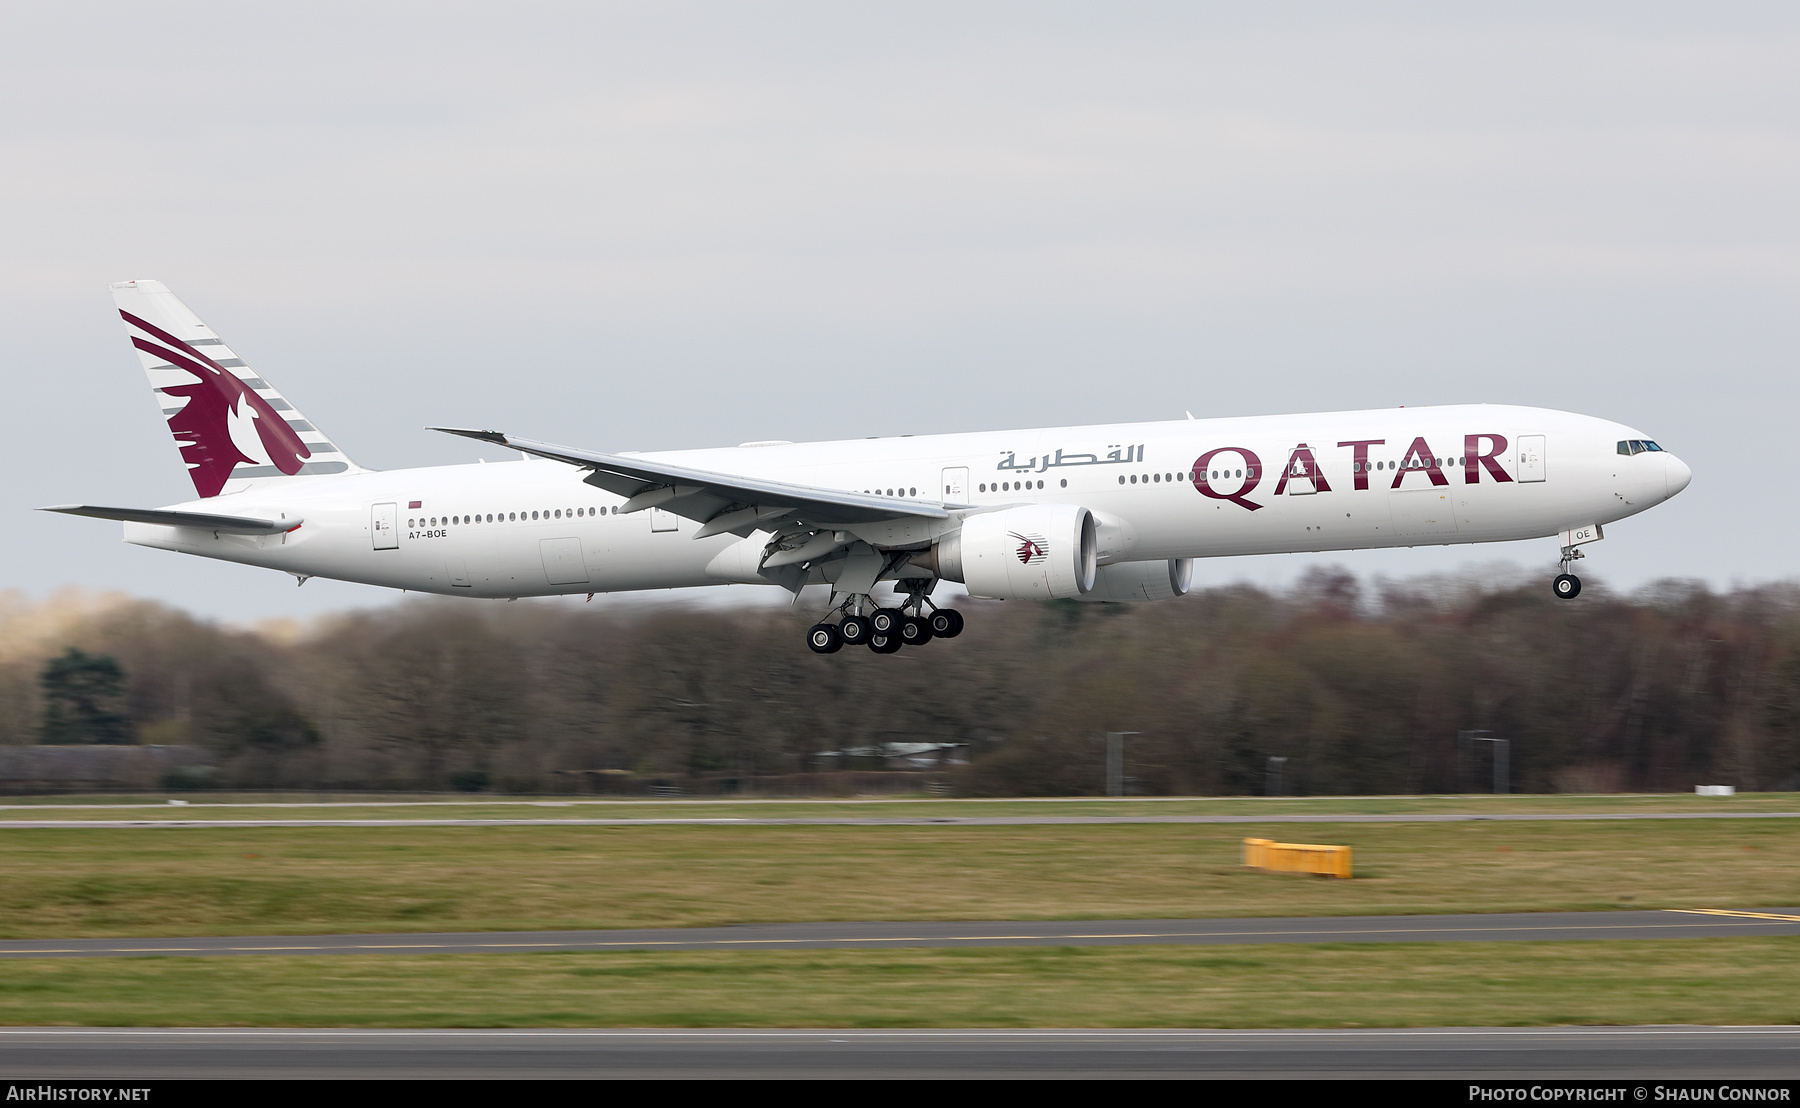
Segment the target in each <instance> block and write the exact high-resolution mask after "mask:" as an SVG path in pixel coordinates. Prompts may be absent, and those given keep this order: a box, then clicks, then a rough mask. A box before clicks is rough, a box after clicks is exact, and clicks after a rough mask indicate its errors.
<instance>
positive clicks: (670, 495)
mask: <svg viewBox="0 0 1800 1108" xmlns="http://www.w3.org/2000/svg"><path fill="white" fill-rule="evenodd" d="M427 430H432V431H442V432H444V433H445V434H447V435H461V436H462V437H463V438H466V439H475V440H477V441H480V442H491V443H493V444H494V445H496V446H504V447H506V448H507V449H509V450H518V451H522V452H524V453H526V454H534V455H536V456H537V457H540V458H549V459H551V460H552V461H558V462H564V463H566V464H568V465H572V466H580V467H582V468H583V469H587V470H591V471H592V472H590V473H589V474H588V475H587V477H585V478H583V480H585V481H586V482H587V483H588V484H590V485H593V486H595V487H596V488H602V489H605V490H606V491H607V492H610V493H613V494H614V495H617V496H623V497H625V498H626V500H625V504H624V506H623V507H621V508H620V509H619V511H620V512H639V511H643V510H644V509H645V508H662V509H664V510H665V511H670V512H674V513H675V514H676V515H680V516H686V517H687V518H688V519H691V520H695V521H697V522H699V523H700V525H701V526H700V530H699V531H698V532H697V533H696V534H695V535H694V537H695V538H696V539H704V538H708V537H710V536H712V535H722V534H726V533H727V532H729V533H731V534H735V535H739V536H748V535H749V534H750V533H751V532H753V531H756V530H758V529H762V530H775V529H777V528H778V527H779V528H783V529H785V528H788V527H790V526H793V527H805V528H810V529H823V528H829V527H833V526H844V525H851V524H858V523H878V522H881V521H883V520H894V519H907V518H911V519H949V518H950V513H949V512H948V511H945V510H944V508H943V507H942V506H941V505H938V504H931V503H927V502H925V501H922V500H908V499H905V498H903V497H892V496H871V495H869V494H868V493H860V492H850V491H846V490H844V489H826V488H818V487H816V486H812V485H794V484H789V483H787V482H785V481H767V480H763V479H762V478H758V477H744V476H740V475H737V474H731V473H718V472H715V471H713V470H706V469H691V468H689V467H687V466H678V465H671V464H669V463H667V462H659V461H653V460H651V459H648V458H637V457H628V456H625V455H620V454H599V453H595V452H593V451H590V450H576V449H572V448H570V447H566V446H554V445H552V444H550V443H547V442H536V441H533V440H531V439H521V438H515V437H513V436H512V435H507V434H503V433H501V432H499V431H475V430H469V429H467V428H460V427H431V428H427ZM777 521H780V522H777Z"/></svg>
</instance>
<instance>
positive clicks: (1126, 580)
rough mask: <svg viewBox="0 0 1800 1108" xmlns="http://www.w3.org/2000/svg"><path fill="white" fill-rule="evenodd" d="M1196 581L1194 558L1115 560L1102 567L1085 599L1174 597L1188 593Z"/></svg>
mask: <svg viewBox="0 0 1800 1108" xmlns="http://www.w3.org/2000/svg"><path fill="white" fill-rule="evenodd" d="M1193 581H1194V559H1192V558H1170V559H1169V560H1168V561H1166V562H1114V563H1113V564H1112V565H1109V566H1101V567H1100V572H1099V573H1098V574H1096V575H1095V577H1094V587H1093V588H1091V589H1089V590H1088V591H1087V593H1086V594H1085V595H1083V596H1081V597H1080V599H1082V600H1091V601H1112V602H1115V603H1120V602H1129V601H1133V600H1172V599H1174V598H1175V597H1177V596H1186V595H1187V591H1188V586H1189V585H1191V584H1193Z"/></svg>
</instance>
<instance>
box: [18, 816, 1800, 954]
mask: <svg viewBox="0 0 1800 1108" xmlns="http://www.w3.org/2000/svg"><path fill="white" fill-rule="evenodd" d="M1296 832H1301V833H1302V834H1299V835H1297V834H1296ZM1247 835H1264V836H1267V837H1271V838H1278V839H1286V840H1290V841H1291V840H1292V839H1294V838H1302V837H1303V840H1304V841H1311V842H1329V843H1348V844H1350V845H1351V846H1352V847H1354V848H1355V851H1356V873H1357V877H1356V879H1355V880H1352V881H1329V880H1321V879H1314V878H1305V877H1295V876H1290V875H1273V874H1264V873H1257V872H1252V871H1247V870H1245V869H1243V868H1242V867H1241V866H1240V865H1239V864H1238V862H1239V860H1240V858H1241V849H1240V843H1241V841H1242V839H1243V837H1244V836H1247ZM1797 863H1800V820H1684V821H1671V822H1594V823H1587V822H1582V823H1488V822H1473V823H1456V824H1336V825H1332V824H1314V825H1306V826H1304V827H1299V828H1296V827H1294V826H1292V825H1287V826H1283V825H1260V826H1259V825H1255V824H1243V825H1228V826H1218V825H1130V824H1127V825H1101V826H1022V827H1021V826H980V827H972V826H892V827H841V826H840V827H744V826H713V827H671V826H659V825H646V826H625V827H555V826H550V827H438V828H416V827H406V828H375V829H369V828H318V827H306V828H205V827H201V828H191V829H157V830H97V829H96V830H88V829H82V830H29V829H12V830H4V831H0V873H4V874H5V875H6V876H5V880H4V881H3V882H0V937H5V938H31V937H40V936H58V937H78V936H152V935H224V934H268V933H290V934H292V933H299V934H304V933H309V932H356V931H370V932H404V931H441V930H450V931H456V930H522V929H545V928H590V927H600V928H604V927H650V926H700V925H715V924H729V923H752V922H784V921H801V920H870V919H909V920H930V919H1021V920H1032V919H1131V918H1182V917H1199V916H1265V915H1266V916H1299V915H1357V914H1416V913H1431V912H1490V911H1553V910H1586V909H1602V908H1618V907H1635V908H1698V907H1713V908H1759V907H1775V906H1787V905H1800V864H1797Z"/></svg>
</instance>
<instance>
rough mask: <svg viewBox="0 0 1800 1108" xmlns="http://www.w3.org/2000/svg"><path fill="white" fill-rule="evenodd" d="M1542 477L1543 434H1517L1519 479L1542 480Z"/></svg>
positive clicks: (1522, 480) (1521, 480)
mask: <svg viewBox="0 0 1800 1108" xmlns="http://www.w3.org/2000/svg"><path fill="white" fill-rule="evenodd" d="M1543 479H1544V436H1542V435H1520V436H1519V480H1520V482H1526V481H1542V480H1543Z"/></svg>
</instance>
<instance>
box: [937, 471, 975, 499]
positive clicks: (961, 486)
mask: <svg viewBox="0 0 1800 1108" xmlns="http://www.w3.org/2000/svg"><path fill="white" fill-rule="evenodd" d="M943 499H944V501H945V502H946V503H951V504H966V503H968V501H969V470H968V468H967V467H966V466H965V467H958V468H956V469H946V470H945V471H944V496H943Z"/></svg>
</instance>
